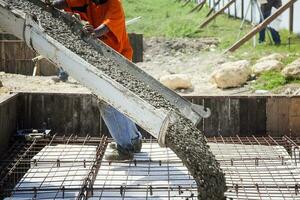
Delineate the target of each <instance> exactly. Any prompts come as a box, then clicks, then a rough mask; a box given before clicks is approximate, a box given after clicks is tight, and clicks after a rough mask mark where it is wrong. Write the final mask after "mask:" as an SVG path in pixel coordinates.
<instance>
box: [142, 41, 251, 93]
mask: <svg viewBox="0 0 300 200" xmlns="http://www.w3.org/2000/svg"><path fill="white" fill-rule="evenodd" d="M217 45H218V40H217V39H215V38H203V39H188V38H176V39H165V38H149V39H147V38H146V39H145V44H144V46H145V47H144V49H145V52H144V62H141V63H138V64H137V65H138V66H139V67H140V68H142V69H143V70H144V71H146V72H147V73H149V74H150V75H152V76H153V77H154V78H156V79H158V80H159V78H160V77H161V76H164V75H169V74H187V75H189V76H190V77H191V80H192V84H193V89H190V90H180V91H177V92H178V93H180V94H186V95H233V94H240V93H241V94H245V93H246V94H247V93H250V89H249V86H247V85H246V86H244V87H241V88H233V89H227V90H221V89H218V88H217V87H215V86H214V85H213V84H212V83H211V82H210V75H211V73H212V71H213V70H214V69H215V68H216V67H217V66H218V64H221V63H224V62H227V61H229V60H230V58H229V57H228V56H226V55H224V54H222V53H220V52H218V51H216V47H217Z"/></svg>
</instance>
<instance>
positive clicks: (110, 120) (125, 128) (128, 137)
mask: <svg viewBox="0 0 300 200" xmlns="http://www.w3.org/2000/svg"><path fill="white" fill-rule="evenodd" d="M101 112H102V118H103V120H104V122H105V124H106V126H107V128H108V130H109V132H110V134H111V136H112V137H113V138H114V140H115V141H116V143H117V144H118V145H119V146H120V147H121V148H122V149H123V150H125V151H129V152H133V151H134V147H135V145H136V144H137V143H139V142H140V140H141V138H142V136H141V134H140V132H139V131H138V129H137V127H136V125H135V124H134V123H133V122H132V121H131V120H130V119H128V118H127V117H126V116H125V115H123V114H122V113H120V112H119V111H117V110H116V109H114V108H113V107H111V106H109V105H106V104H103V105H102V106H101Z"/></svg>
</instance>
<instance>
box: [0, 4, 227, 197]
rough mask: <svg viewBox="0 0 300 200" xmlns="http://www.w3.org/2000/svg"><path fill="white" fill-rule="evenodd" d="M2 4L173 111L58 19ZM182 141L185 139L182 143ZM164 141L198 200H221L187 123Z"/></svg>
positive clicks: (219, 182)
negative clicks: (34, 18)
mask: <svg viewBox="0 0 300 200" xmlns="http://www.w3.org/2000/svg"><path fill="white" fill-rule="evenodd" d="M5 1H6V2H7V3H9V4H10V5H12V6H13V7H15V8H18V9H20V10H23V11H25V12H27V13H31V14H35V15H36V16H37V18H38V19H39V20H40V21H41V25H42V26H43V28H45V31H46V33H47V34H48V35H50V36H51V37H53V38H54V39H55V40H57V41H58V42H60V43H61V44H63V45H64V46H65V47H66V48H68V49H70V50H71V51H73V52H74V53H76V54H78V55H80V56H81V57H82V58H83V59H84V60H86V61H87V62H89V63H90V64H92V65H94V66H95V67H97V68H98V69H99V70H100V71H102V72H104V73H105V74H107V75H108V76H109V77H111V78H112V79H114V80H116V81H117V82H119V83H120V84H122V85H123V86H124V87H126V88H128V89H129V90H131V91H132V92H134V93H135V94H137V95H138V96H139V97H141V98H142V99H144V100H145V101H147V102H149V103H150V104H152V105H153V106H154V107H156V108H165V109H166V110H172V109H173V106H172V105H171V104H170V103H169V102H168V101H167V100H166V99H164V98H163V97H162V96H161V95H160V94H158V93H157V92H155V91H152V90H151V89H150V88H149V87H147V85H146V84H144V83H142V82H140V81H138V80H136V79H135V78H134V77H132V76H131V75H129V74H128V73H126V72H125V71H121V70H120V69H122V66H120V65H118V64H117V63H115V62H114V61H112V60H110V59H108V58H106V57H104V56H102V55H101V54H99V53H97V52H96V51H95V50H94V49H93V47H91V46H90V45H89V44H87V43H85V42H84V41H82V40H81V37H80V36H79V35H75V34H74V33H73V32H72V31H71V29H70V27H68V26H67V25H66V24H65V23H64V22H63V21H62V20H61V19H59V18H53V17H52V15H51V14H49V13H47V12H45V11H43V10H41V9H40V8H39V7H37V6H35V5H34V4H32V3H30V2H29V1H28V0H19V1H15V0H5ZM95 73H99V71H98V70H95ZM183 138H185V139H184V140H183ZM167 139H168V142H167V144H168V146H169V147H170V148H171V149H172V150H174V152H175V153H176V154H177V155H178V156H179V157H180V158H181V159H182V160H183V162H184V163H185V164H186V165H187V167H188V168H189V170H190V171H191V174H192V175H193V176H194V178H195V179H196V182H197V184H198V188H199V192H200V194H199V199H211V200H214V199H215V200H219V199H222V198H223V194H224V191H225V179H224V176H223V173H222V171H221V169H220V168H219V165H218V163H217V161H216V160H215V158H214V156H213V155H212V153H211V151H210V150H209V147H208V146H207V145H206V141H205V139H204V136H203V135H202V134H201V133H200V132H199V131H198V130H197V129H196V128H194V127H193V124H192V123H190V122H189V121H188V120H185V119H181V120H180V121H179V122H178V123H176V125H174V126H171V127H170V129H169V131H168V133H167Z"/></svg>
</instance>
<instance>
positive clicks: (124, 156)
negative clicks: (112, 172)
mask: <svg viewBox="0 0 300 200" xmlns="http://www.w3.org/2000/svg"><path fill="white" fill-rule="evenodd" d="M105 159H106V160H132V159H133V153H132V152H129V151H125V150H119V149H114V150H113V151H112V152H111V153H109V154H108V155H106V156H105Z"/></svg>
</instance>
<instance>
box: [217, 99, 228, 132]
mask: <svg viewBox="0 0 300 200" xmlns="http://www.w3.org/2000/svg"><path fill="white" fill-rule="evenodd" d="M217 106H218V113H219V119H218V135H222V136H230V132H231V126H230V123H229V122H230V100H229V98H228V97H227V98H223V99H219V101H218V103H217Z"/></svg>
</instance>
